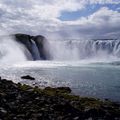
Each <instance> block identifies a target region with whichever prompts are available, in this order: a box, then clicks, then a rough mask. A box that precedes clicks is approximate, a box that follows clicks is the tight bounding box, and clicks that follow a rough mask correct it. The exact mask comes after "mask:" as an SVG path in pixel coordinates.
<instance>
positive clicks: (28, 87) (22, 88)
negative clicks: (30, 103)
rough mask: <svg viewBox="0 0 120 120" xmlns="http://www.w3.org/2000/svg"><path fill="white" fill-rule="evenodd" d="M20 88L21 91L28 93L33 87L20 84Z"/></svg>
mask: <svg viewBox="0 0 120 120" xmlns="http://www.w3.org/2000/svg"><path fill="white" fill-rule="evenodd" d="M18 87H19V88H20V89H21V90H24V91H26V90H29V89H32V87H31V86H29V85H26V84H23V85H22V84H20V83H19V84H18Z"/></svg>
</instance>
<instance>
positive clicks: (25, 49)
mask: <svg viewBox="0 0 120 120" xmlns="http://www.w3.org/2000/svg"><path fill="white" fill-rule="evenodd" d="M118 58H120V40H119V39H118V40H112V39H109V40H108V39H104V40H102V39H96V40H75V39H74V40H69V39H68V40H49V39H48V40H47V39H45V38H44V37H43V36H30V35H25V34H18V35H17V39H15V40H14V39H13V38H12V37H1V43H0V63H7V62H8V63H9V62H19V61H26V60H57V61H80V60H88V61H89V60H113V59H117V60H118Z"/></svg>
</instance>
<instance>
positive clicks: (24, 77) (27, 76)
mask: <svg viewBox="0 0 120 120" xmlns="http://www.w3.org/2000/svg"><path fill="white" fill-rule="evenodd" d="M21 79H28V80H35V78H34V77H31V76H30V75H26V76H22V77H21Z"/></svg>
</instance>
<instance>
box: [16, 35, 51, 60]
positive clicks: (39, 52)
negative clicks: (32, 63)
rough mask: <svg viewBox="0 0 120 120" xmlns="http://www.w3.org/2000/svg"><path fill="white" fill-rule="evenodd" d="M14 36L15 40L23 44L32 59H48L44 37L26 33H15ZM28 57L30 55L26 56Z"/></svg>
mask: <svg viewBox="0 0 120 120" xmlns="http://www.w3.org/2000/svg"><path fill="white" fill-rule="evenodd" d="M14 36H15V39H16V41H17V42H19V43H21V44H23V45H24V46H25V47H26V48H27V50H28V51H29V52H30V54H31V56H32V59H33V60H40V59H42V60H48V59H50V54H49V53H48V51H47V50H46V47H45V42H46V38H45V37H44V36H42V35H37V36H30V35H27V34H15V35H14ZM26 54H28V53H26ZM28 58H30V57H29V56H28Z"/></svg>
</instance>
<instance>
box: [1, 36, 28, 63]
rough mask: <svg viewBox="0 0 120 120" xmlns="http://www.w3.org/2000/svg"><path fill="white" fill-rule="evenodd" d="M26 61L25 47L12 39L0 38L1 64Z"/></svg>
mask: <svg viewBox="0 0 120 120" xmlns="http://www.w3.org/2000/svg"><path fill="white" fill-rule="evenodd" d="M26 60H27V57H26V55H25V54H24V48H23V46H21V45H20V44H19V43H17V42H16V41H14V39H13V38H12V37H1V38H0V63H6V64H10V63H15V62H20V61H26Z"/></svg>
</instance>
